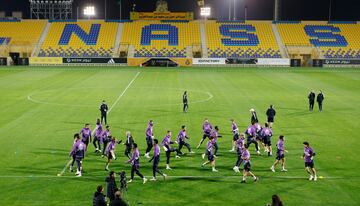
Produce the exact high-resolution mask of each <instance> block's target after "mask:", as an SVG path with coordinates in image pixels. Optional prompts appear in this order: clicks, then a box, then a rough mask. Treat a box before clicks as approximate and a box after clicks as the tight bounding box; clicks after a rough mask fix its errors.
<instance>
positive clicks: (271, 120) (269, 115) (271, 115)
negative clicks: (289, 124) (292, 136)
mask: <svg viewBox="0 0 360 206" xmlns="http://www.w3.org/2000/svg"><path fill="white" fill-rule="evenodd" d="M275 115H276V111H275V109H274V108H273V105H270V107H269V109H268V110H267V111H266V116H267V118H268V120H267V121H268V123H269V125H270V127H271V126H272V124H273V123H274V117H275Z"/></svg>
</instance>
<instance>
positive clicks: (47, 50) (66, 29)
mask: <svg viewBox="0 0 360 206" xmlns="http://www.w3.org/2000/svg"><path fill="white" fill-rule="evenodd" d="M117 27H118V24H117V23H113V22H111V23H110V22H104V21H79V22H53V23H51V27H50V30H49V32H48V34H47V36H46V38H45V41H44V43H43V45H42V47H41V50H40V52H39V55H38V56H39V57H111V56H112V54H113V52H114V51H113V50H114V44H115V38H116V35H117V34H116V33H117Z"/></svg>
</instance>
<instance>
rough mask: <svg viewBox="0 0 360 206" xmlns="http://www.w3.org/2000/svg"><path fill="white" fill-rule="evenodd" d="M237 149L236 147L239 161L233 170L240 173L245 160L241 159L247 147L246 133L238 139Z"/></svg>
mask: <svg viewBox="0 0 360 206" xmlns="http://www.w3.org/2000/svg"><path fill="white" fill-rule="evenodd" d="M235 147H236V151H237V160H236V163H235V166H234V168H233V170H234V172H236V173H238V172H240V170H239V167H240V164H241V163H242V162H243V159H242V158H241V155H242V152H243V150H244V147H245V135H244V133H241V134H240V138H238V139H237V140H236V142H235Z"/></svg>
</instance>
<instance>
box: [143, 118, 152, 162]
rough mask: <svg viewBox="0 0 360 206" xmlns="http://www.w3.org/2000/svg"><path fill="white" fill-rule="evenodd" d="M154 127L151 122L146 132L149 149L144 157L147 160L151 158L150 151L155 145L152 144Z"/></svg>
mask: <svg viewBox="0 0 360 206" xmlns="http://www.w3.org/2000/svg"><path fill="white" fill-rule="evenodd" d="M153 126H154V122H153V121H152V120H150V121H149V124H148V126H147V128H146V131H145V136H146V144H147V148H146V152H145V155H144V157H146V158H150V151H151V149H152V148H153V143H152V142H153V139H154V133H153Z"/></svg>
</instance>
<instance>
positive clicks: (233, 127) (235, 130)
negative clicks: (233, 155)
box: [229, 119, 239, 152]
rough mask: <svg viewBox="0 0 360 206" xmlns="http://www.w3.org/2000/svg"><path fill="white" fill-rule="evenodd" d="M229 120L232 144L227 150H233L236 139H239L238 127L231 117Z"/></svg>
mask: <svg viewBox="0 0 360 206" xmlns="http://www.w3.org/2000/svg"><path fill="white" fill-rule="evenodd" d="M230 122H231V132H232V133H233V141H232V145H231V146H232V147H231V150H229V152H234V151H235V144H236V141H237V140H238V139H239V128H238V126H237V125H236V122H235V120H234V119H231V120H230Z"/></svg>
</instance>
